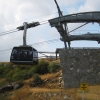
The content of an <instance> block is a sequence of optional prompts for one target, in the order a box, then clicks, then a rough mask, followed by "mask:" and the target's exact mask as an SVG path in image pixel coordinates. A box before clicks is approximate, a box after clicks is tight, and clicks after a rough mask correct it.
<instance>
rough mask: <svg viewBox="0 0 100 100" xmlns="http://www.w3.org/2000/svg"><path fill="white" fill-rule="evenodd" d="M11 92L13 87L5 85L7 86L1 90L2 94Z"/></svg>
mask: <svg viewBox="0 0 100 100" xmlns="http://www.w3.org/2000/svg"><path fill="white" fill-rule="evenodd" d="M11 90H13V86H12V85H5V86H3V87H1V88H0V93H4V92H7V91H11Z"/></svg>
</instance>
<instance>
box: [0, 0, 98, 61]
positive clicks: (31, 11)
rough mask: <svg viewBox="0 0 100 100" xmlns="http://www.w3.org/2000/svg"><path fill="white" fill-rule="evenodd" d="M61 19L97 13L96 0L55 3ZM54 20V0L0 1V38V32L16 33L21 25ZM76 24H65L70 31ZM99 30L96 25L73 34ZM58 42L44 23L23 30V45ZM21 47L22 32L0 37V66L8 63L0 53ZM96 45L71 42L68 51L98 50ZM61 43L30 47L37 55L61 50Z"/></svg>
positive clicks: (86, 42)
mask: <svg viewBox="0 0 100 100" xmlns="http://www.w3.org/2000/svg"><path fill="white" fill-rule="evenodd" d="M57 2H58V4H59V6H60V9H61V11H62V12H63V15H67V14H72V13H78V12H86V11H100V0H57ZM55 17H58V13H57V8H56V5H55V2H54V0H0V34H1V32H5V31H9V30H13V29H16V28H17V27H18V26H21V25H23V23H24V22H28V23H30V22H35V21H39V22H43V21H46V22H47V20H49V19H52V18H55ZM79 25H80V24H68V28H69V30H72V29H74V28H76V27H77V26H79ZM99 31H100V27H99V25H98V24H97V23H95V24H91V23H90V24H88V25H86V26H84V27H82V28H80V29H78V30H77V33H86V32H92V33H93V32H95V33H97V32H99ZM58 38H60V35H59V33H58V32H57V30H56V29H55V28H54V27H53V28H51V26H50V25H49V23H45V24H43V25H40V26H37V27H35V28H31V29H28V30H27V44H28V45H30V44H34V43H38V42H42V41H48V40H52V39H58ZM22 44H23V31H18V32H14V33H11V34H8V35H4V36H0V62H2V61H3V62H4V61H9V59H10V53H11V50H10V51H9V52H1V50H6V49H10V48H13V47H14V46H19V45H22ZM99 46H100V44H98V43H97V42H92V41H75V42H71V47H99ZM63 47H64V43H63V42H61V41H58V42H54V43H50V44H48V43H46V44H45V45H37V46H34V48H36V49H37V50H38V51H55V50H56V48H63Z"/></svg>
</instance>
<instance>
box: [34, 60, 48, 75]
mask: <svg viewBox="0 0 100 100" xmlns="http://www.w3.org/2000/svg"><path fill="white" fill-rule="evenodd" d="M48 65H49V63H48V62H47V61H44V60H41V61H40V62H39V64H38V65H37V66H36V67H35V73H38V74H45V73H48V67H47V66H48Z"/></svg>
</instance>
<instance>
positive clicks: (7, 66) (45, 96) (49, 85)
mask: <svg viewBox="0 0 100 100" xmlns="http://www.w3.org/2000/svg"><path fill="white" fill-rule="evenodd" d="M56 65H57V66H56ZM58 65H59V60H58V61H49V60H47V59H46V60H45V59H44V60H43V59H42V60H40V61H39V64H38V65H35V66H33V65H30V66H29V65H24V66H22V65H20V66H19V65H14V64H11V63H0V87H2V86H3V85H4V84H8V83H12V82H16V81H20V82H24V86H23V87H22V88H20V89H17V90H13V91H10V92H9V91H8V92H5V93H1V94H0V100H82V98H81V96H82V91H81V90H80V89H79V88H71V89H64V87H62V88H61V87H59V85H58V83H59V77H60V74H61V72H62V70H61V67H60V66H58ZM55 66H56V67H55ZM35 74H39V77H40V78H41V80H42V81H43V83H42V84H40V85H38V86H36V87H31V86H30V85H29V83H30V81H32V80H33V79H34V75H35ZM66 77H67V76H66ZM68 98H70V99H68ZM85 100H100V85H95V86H89V90H87V91H85Z"/></svg>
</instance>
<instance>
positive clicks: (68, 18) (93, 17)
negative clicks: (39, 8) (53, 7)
mask: <svg viewBox="0 0 100 100" xmlns="http://www.w3.org/2000/svg"><path fill="white" fill-rule="evenodd" d="M65 22H66V23H84V22H98V23H99V22H100V11H95V12H82V13H76V14H69V15H65V16H62V17H61V18H60V19H59V17H57V18H54V19H50V20H49V23H50V25H51V27H54V26H56V25H57V24H58V23H65Z"/></svg>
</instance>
